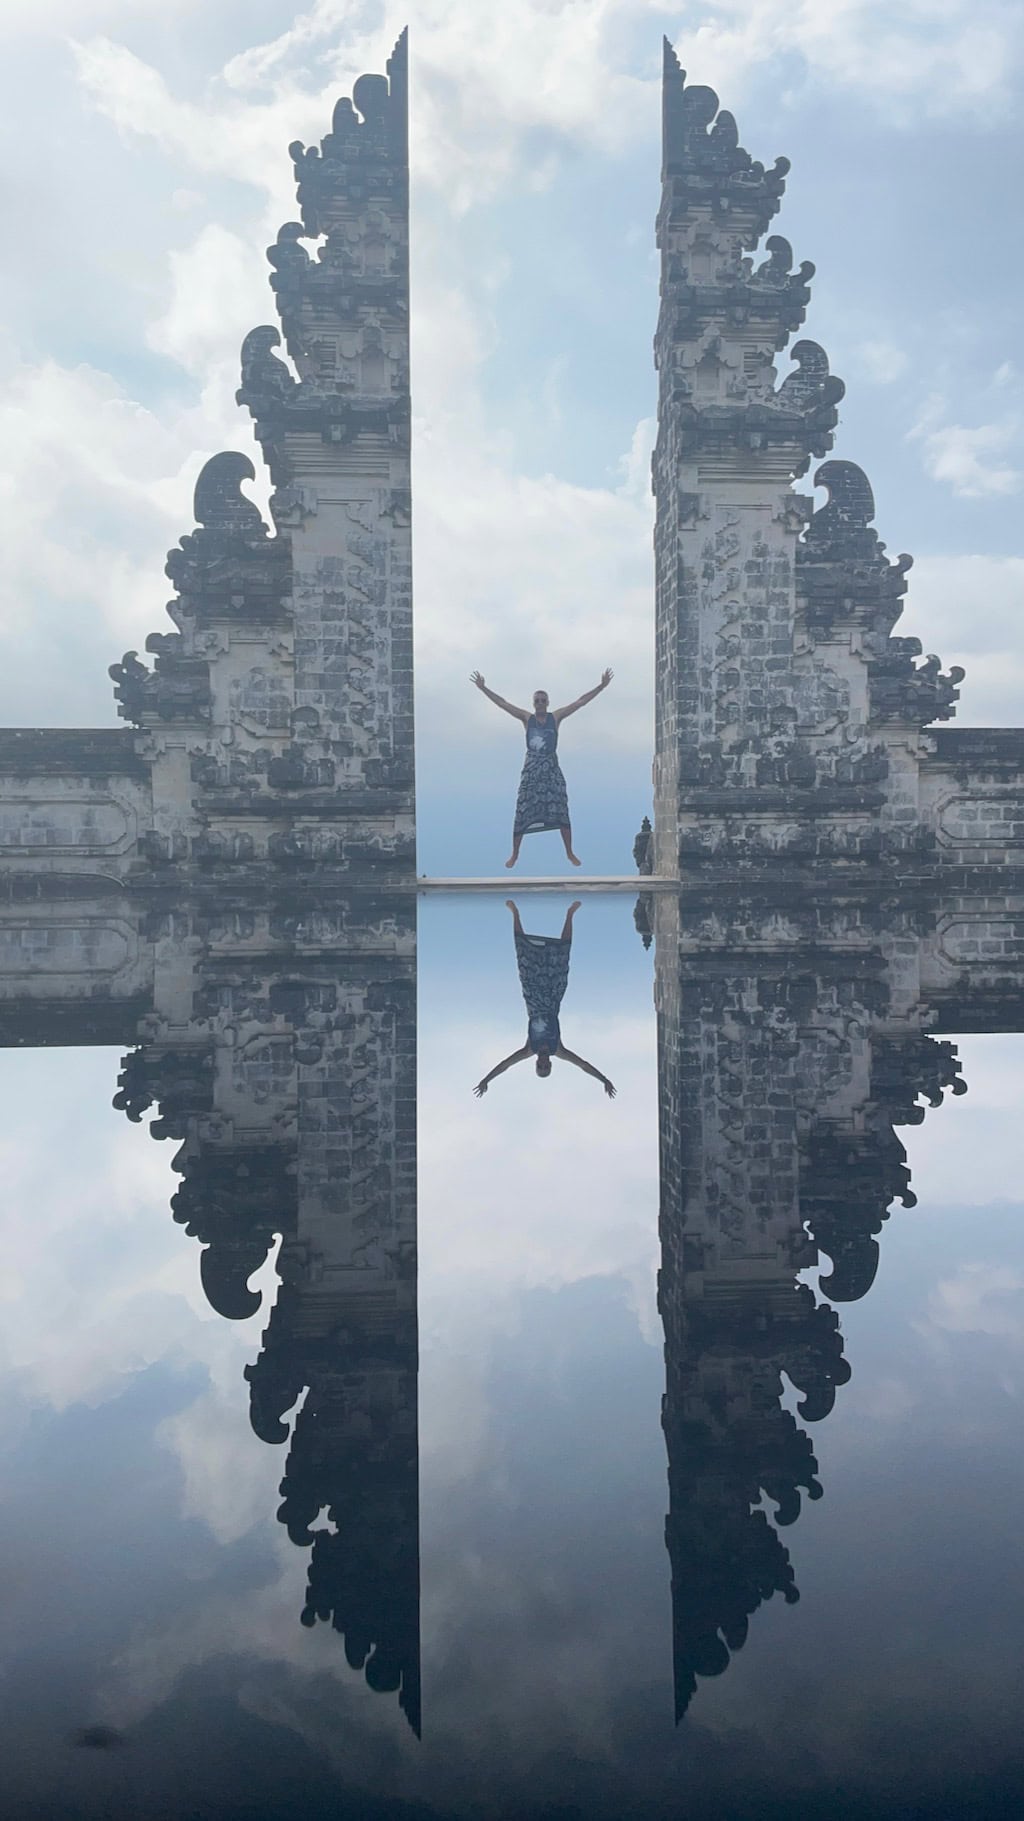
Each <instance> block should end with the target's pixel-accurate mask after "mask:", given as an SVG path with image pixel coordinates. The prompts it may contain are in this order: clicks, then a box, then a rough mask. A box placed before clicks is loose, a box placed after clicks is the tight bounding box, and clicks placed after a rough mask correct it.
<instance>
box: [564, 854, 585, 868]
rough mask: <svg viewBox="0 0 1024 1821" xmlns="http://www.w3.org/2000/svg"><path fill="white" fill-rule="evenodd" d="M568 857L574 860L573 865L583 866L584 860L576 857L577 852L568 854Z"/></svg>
mask: <svg viewBox="0 0 1024 1821" xmlns="http://www.w3.org/2000/svg"><path fill="white" fill-rule="evenodd" d="M566 858H567V859H569V860H571V861H572V863H573V865H574V866H582V865H583V861H582V860H577V858H576V855H575V854H568V855H567V856H566Z"/></svg>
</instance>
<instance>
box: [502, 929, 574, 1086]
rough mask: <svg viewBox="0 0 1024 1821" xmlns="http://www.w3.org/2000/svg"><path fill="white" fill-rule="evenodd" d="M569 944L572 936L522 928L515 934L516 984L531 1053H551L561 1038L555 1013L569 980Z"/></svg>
mask: <svg viewBox="0 0 1024 1821" xmlns="http://www.w3.org/2000/svg"><path fill="white" fill-rule="evenodd" d="M571 948H572V937H571V936H568V937H563V936H531V935H528V934H527V932H526V931H525V930H520V931H518V932H517V934H516V962H517V964H518V967H519V984H520V986H521V987H522V989H523V998H524V1000H525V1001H526V1016H527V1020H528V1022H527V1027H526V1041H527V1044H528V1045H529V1048H530V1051H531V1052H532V1054H533V1055H534V1056H536V1054H537V1052H538V1050H547V1051H549V1053H550V1054H552V1055H553V1054H554V1052H555V1051H556V1050H557V1048H558V1046H559V1044H560V1043H561V1041H562V1027H561V1025H560V1024H559V1021H558V1013H559V1011H560V1009H561V1004H562V1000H563V998H564V997H565V989H566V987H567V986H568V984H569V954H570V950H571Z"/></svg>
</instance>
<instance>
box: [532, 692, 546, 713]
mask: <svg viewBox="0 0 1024 1821" xmlns="http://www.w3.org/2000/svg"><path fill="white" fill-rule="evenodd" d="M533 709H534V713H535V714H547V712H548V692H547V690H546V689H535V690H534V692H533Z"/></svg>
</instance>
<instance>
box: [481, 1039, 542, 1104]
mask: <svg viewBox="0 0 1024 1821" xmlns="http://www.w3.org/2000/svg"><path fill="white" fill-rule="evenodd" d="M529 1054H530V1046H529V1044H528V1043H524V1045H523V1047H522V1049H521V1050H513V1051H512V1054H511V1056H506V1057H505V1060H504V1062H499V1063H498V1064H497V1066H496V1067H495V1068H493V1069H492V1070H491V1072H490V1074H489V1075H485V1076H484V1078H483V1080H482V1081H478V1082H477V1084H476V1087H475V1088H474V1089H473V1092H474V1094H475V1095H476V1097H477V1099H478V1100H480V1099H481V1098H482V1096H483V1095H484V1094H486V1092H487V1089H488V1088H489V1087H490V1085H491V1082H492V1081H493V1080H494V1077H495V1075H504V1073H505V1070H506V1069H510V1068H512V1066H513V1064H515V1063H517V1062H524V1061H525V1060H526V1058H527V1056H528V1055H529Z"/></svg>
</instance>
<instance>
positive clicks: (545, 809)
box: [470, 670, 612, 866]
mask: <svg viewBox="0 0 1024 1821" xmlns="http://www.w3.org/2000/svg"><path fill="white" fill-rule="evenodd" d="M611 680H612V672H611V671H610V670H606V671H605V672H604V675H603V676H602V678H601V681H600V682H599V683H598V685H597V687H596V689H588V690H587V693H586V695H582V696H580V697H579V699H578V701H575V702H570V703H569V704H568V706H567V707H566V708H556V709H555V710H554V712H552V711H551V709H550V708H549V707H548V693H547V690H546V689H536V690H534V694H533V713H532V714H528V713H527V711H526V709H525V708H517V707H516V706H515V704H514V703H513V702H506V700H505V698H504V696H499V695H495V693H494V690H493V689H488V687H487V684H486V683H485V682H484V680H483V677H482V676H481V675H480V672H479V671H478V670H474V671H473V673H472V676H471V677H470V682H471V683H475V684H476V686H477V688H478V689H480V690H482V691H483V693H484V695H485V696H487V698H488V700H489V701H491V702H493V703H494V704H495V706H496V707H498V708H503V709H504V710H505V713H506V714H510V715H514V716H515V718H516V720H517V721H522V723H523V726H524V727H525V729H526V759H525V761H524V763H523V772H522V776H521V778H520V780H519V795H518V797H517V798H516V815H515V822H514V823H513V826H512V852H511V854H510V855H509V858H508V859H507V860H506V861H505V865H506V866H514V865H515V863H516V861H517V860H518V858H519V849H520V848H521V846H522V844H523V836H524V835H533V834H539V833H540V831H541V830H542V829H547V828H557V830H558V832H559V834H560V835H561V837H562V843H563V845H564V847H565V852H566V857H567V858H568V859H569V860H571V862H572V864H573V866H579V864H580V862H579V860H578V859H577V858H576V855H575V854H574V853H573V851H572V824H571V823H570V821H569V798H568V794H567V792H566V788H565V779H564V778H563V776H562V767H561V766H560V765H559V763H558V729H559V727H560V726H561V724H562V722H563V721H564V720H565V718H566V716H567V715H571V714H575V713H576V710H577V708H583V707H585V706H586V704H587V703H588V702H592V701H593V700H594V697H595V696H599V695H600V694H601V691H602V689H607V687H608V685H609V683H610V682H611Z"/></svg>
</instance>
